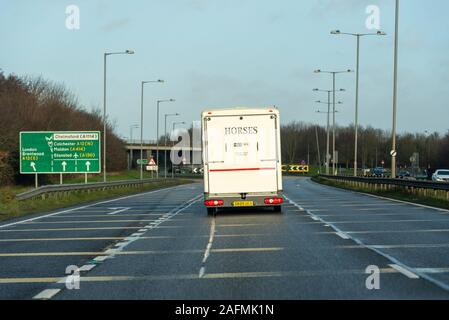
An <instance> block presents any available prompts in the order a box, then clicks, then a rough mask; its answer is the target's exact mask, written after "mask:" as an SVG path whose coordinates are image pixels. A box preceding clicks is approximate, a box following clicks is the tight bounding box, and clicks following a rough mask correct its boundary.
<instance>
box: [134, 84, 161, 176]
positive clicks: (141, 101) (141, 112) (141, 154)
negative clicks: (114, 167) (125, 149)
mask: <svg viewBox="0 0 449 320" xmlns="http://www.w3.org/2000/svg"><path fill="white" fill-rule="evenodd" d="M163 82H164V80H161V79H159V80H151V81H141V83H140V84H141V87H140V180H143V162H142V161H143V87H144V85H145V84H146V83H163Z"/></svg>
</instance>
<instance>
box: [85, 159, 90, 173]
mask: <svg viewBox="0 0 449 320" xmlns="http://www.w3.org/2000/svg"><path fill="white" fill-rule="evenodd" d="M86 169H87V171H90V162H89V161H86Z"/></svg>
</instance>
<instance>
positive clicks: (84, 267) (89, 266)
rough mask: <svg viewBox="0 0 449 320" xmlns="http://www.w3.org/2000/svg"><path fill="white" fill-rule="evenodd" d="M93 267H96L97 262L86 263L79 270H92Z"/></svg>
mask: <svg viewBox="0 0 449 320" xmlns="http://www.w3.org/2000/svg"><path fill="white" fill-rule="evenodd" d="M93 268H95V264H85V265H84V266H82V267H81V268H79V269H78V271H90V270H92V269H93Z"/></svg>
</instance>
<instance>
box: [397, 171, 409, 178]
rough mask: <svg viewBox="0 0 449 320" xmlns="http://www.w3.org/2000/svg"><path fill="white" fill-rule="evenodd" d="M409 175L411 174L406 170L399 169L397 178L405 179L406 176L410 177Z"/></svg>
mask: <svg viewBox="0 0 449 320" xmlns="http://www.w3.org/2000/svg"><path fill="white" fill-rule="evenodd" d="M410 177H411V174H410V172H408V171H400V172H399V173H398V178H399V179H406V178H410Z"/></svg>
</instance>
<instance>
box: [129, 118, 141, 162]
mask: <svg viewBox="0 0 449 320" xmlns="http://www.w3.org/2000/svg"><path fill="white" fill-rule="evenodd" d="M137 128H139V126H138V125H137V124H133V125H130V126H129V144H132V143H133V129H137ZM128 167H129V169H132V167H133V149H132V148H131V150H129V165H128Z"/></svg>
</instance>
